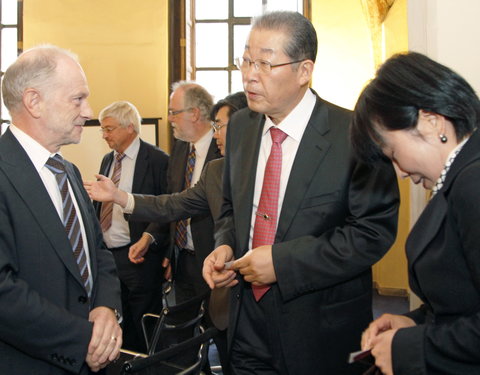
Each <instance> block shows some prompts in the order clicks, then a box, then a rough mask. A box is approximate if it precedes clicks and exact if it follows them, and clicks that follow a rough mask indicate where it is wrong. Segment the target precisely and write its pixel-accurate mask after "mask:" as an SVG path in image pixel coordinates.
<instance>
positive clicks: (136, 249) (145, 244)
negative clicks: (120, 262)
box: [128, 233, 152, 264]
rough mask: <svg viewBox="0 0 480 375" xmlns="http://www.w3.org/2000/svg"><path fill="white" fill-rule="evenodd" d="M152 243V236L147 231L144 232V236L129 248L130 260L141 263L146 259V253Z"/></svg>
mask: <svg viewBox="0 0 480 375" xmlns="http://www.w3.org/2000/svg"><path fill="white" fill-rule="evenodd" d="M151 243H152V236H150V235H149V234H147V233H143V234H142V237H140V239H139V240H138V241H137V242H135V243H134V244H133V245H132V246H130V249H129V250H128V259H130V262H132V263H135V264H140V263H143V262H144V261H145V254H146V253H147V251H148V248H149V246H150V244H151Z"/></svg>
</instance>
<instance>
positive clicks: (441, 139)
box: [439, 134, 448, 143]
mask: <svg viewBox="0 0 480 375" xmlns="http://www.w3.org/2000/svg"><path fill="white" fill-rule="evenodd" d="M439 137H440V142H442V143H447V141H448V138H447V136H446V135H445V134H440V136H439Z"/></svg>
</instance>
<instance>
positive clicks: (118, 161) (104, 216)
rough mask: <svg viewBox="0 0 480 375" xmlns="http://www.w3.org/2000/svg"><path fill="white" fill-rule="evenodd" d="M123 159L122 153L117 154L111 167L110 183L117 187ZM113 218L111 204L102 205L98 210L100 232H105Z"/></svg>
mask: <svg viewBox="0 0 480 375" xmlns="http://www.w3.org/2000/svg"><path fill="white" fill-rule="evenodd" d="M124 157H125V154H123V153H120V152H119V153H117V155H115V165H114V166H113V173H112V182H113V183H114V184H115V186H117V187H118V184H119V182H120V177H121V175H122V160H123V158H124ZM112 217H113V202H104V203H102V209H101V210H100V226H101V227H102V232H106V231H107V230H108V229H109V228H110V227H111V226H112Z"/></svg>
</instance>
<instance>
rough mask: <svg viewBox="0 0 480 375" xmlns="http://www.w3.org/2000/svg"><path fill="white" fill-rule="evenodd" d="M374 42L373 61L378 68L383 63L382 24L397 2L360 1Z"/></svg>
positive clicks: (381, 0)
mask: <svg viewBox="0 0 480 375" xmlns="http://www.w3.org/2000/svg"><path fill="white" fill-rule="evenodd" d="M360 1H361V3H362V8H363V13H364V14H365V17H366V19H367V24H368V28H369V29H370V38H371V40H372V49H373V61H374V63H375V67H376V68H377V67H378V66H379V65H380V64H381V63H382V47H383V46H382V23H383V21H385V18H386V17H387V14H388V11H389V10H390V8H391V7H392V5H393V3H394V2H395V0H360Z"/></svg>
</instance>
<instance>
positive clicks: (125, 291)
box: [94, 101, 168, 352]
mask: <svg viewBox="0 0 480 375" xmlns="http://www.w3.org/2000/svg"><path fill="white" fill-rule="evenodd" d="M99 121H100V124H101V131H102V133H103V138H104V139H105V141H106V142H107V143H108V146H109V147H110V148H111V149H112V150H113V151H112V152H110V153H108V154H106V155H105V156H104V157H103V160H102V164H101V166H100V172H99V173H100V174H102V175H105V176H110V177H113V175H114V174H116V175H117V185H118V186H119V187H120V188H121V189H123V190H125V191H128V192H132V193H139V194H154V195H158V194H165V193H166V192H167V166H168V156H167V154H165V153H164V152H163V151H162V150H161V149H159V148H158V147H156V146H153V145H151V144H149V143H147V142H145V141H143V140H142V139H141V138H140V129H141V117H140V114H139V112H138V110H137V108H136V107H135V106H134V105H133V104H132V103H130V102H127V101H118V102H114V103H112V104H110V105H109V106H107V107H105V108H104V109H103V110H102V111H101V112H100V114H99ZM117 158H121V160H120V161H119V162H117V161H116V160H117ZM116 165H118V168H117V171H118V172H115V171H116V169H115V168H116V167H115V166H116ZM94 205H95V208H96V211H97V215H98V217H99V219H100V224H101V226H102V230H103V238H104V241H105V244H106V246H107V248H108V249H109V250H110V251H111V252H112V254H113V256H114V258H115V263H116V265H117V270H118V274H119V277H120V282H121V289H122V307H123V321H122V328H123V341H124V345H123V346H124V348H126V349H130V350H134V351H138V352H146V345H145V342H144V339H143V333H142V325H141V318H142V316H143V314H145V313H149V312H150V313H155V312H158V311H159V310H160V309H161V308H162V306H161V294H162V293H161V291H162V282H163V275H162V273H163V272H162V260H163V257H164V256H165V252H166V250H167V246H168V226H167V225H164V226H157V228H158V230H157V231H156V232H155V233H152V236H154V237H152V238H154V239H155V241H152V244H151V245H150V248H149V251H148V253H147V254H145V255H144V261H143V262H140V263H132V262H130V260H129V258H128V253H129V249H130V246H131V245H132V244H134V243H135V242H137V241H138V240H139V239H140V238H141V237H142V236H148V237H150V236H151V235H150V234H147V233H145V230H146V228H147V226H148V225H149V222H127V221H126V220H125V218H124V216H123V212H122V209H121V208H120V207H119V206H118V205H115V204H114V205H112V204H111V203H106V204H102V203H100V202H94Z"/></svg>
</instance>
